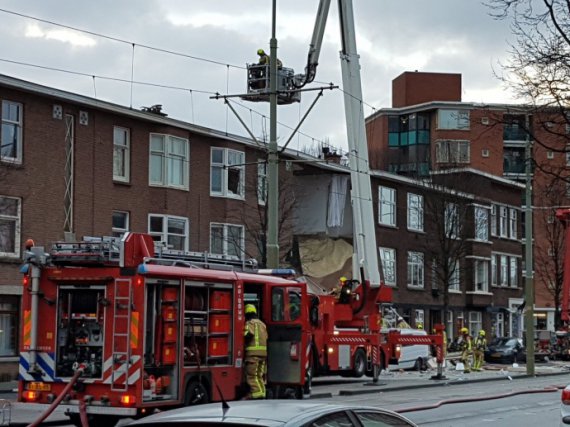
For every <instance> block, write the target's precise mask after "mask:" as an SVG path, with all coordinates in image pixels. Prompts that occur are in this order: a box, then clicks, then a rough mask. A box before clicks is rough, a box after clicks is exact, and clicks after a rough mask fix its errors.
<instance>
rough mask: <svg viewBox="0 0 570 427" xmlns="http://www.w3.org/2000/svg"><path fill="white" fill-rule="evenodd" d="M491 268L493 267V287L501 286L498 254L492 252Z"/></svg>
mask: <svg viewBox="0 0 570 427" xmlns="http://www.w3.org/2000/svg"><path fill="white" fill-rule="evenodd" d="M490 264H491V265H490V268H491V286H493V287H497V286H499V281H498V273H499V270H498V268H497V267H498V264H497V254H491V263H490Z"/></svg>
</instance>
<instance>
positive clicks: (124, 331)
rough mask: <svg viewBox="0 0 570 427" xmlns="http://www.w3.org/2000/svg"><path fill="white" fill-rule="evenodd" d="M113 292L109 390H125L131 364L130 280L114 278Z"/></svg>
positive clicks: (127, 384)
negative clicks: (111, 356) (111, 354)
mask: <svg viewBox="0 0 570 427" xmlns="http://www.w3.org/2000/svg"><path fill="white" fill-rule="evenodd" d="M114 294H115V307H114V310H113V347H112V348H113V362H112V365H111V366H112V367H111V390H114V391H126V390H127V388H128V386H129V367H130V365H131V345H130V331H131V310H132V305H131V300H132V284H131V281H130V280H129V279H116V280H115V289H114ZM123 375H124V380H123Z"/></svg>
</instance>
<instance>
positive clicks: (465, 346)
mask: <svg viewBox="0 0 570 427" xmlns="http://www.w3.org/2000/svg"><path fill="white" fill-rule="evenodd" d="M462 338H463V339H462V341H461V342H460V343H459V348H460V349H461V351H465V350H467V351H471V337H470V336H469V335H467V336H463V337H462Z"/></svg>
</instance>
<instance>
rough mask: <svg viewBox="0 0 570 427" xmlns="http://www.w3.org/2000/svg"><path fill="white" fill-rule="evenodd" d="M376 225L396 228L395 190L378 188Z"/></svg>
mask: <svg viewBox="0 0 570 427" xmlns="http://www.w3.org/2000/svg"><path fill="white" fill-rule="evenodd" d="M378 199H379V205H380V206H379V207H378V223H379V224H382V225H391V226H396V190H394V189H393V188H388V187H382V186H380V187H378Z"/></svg>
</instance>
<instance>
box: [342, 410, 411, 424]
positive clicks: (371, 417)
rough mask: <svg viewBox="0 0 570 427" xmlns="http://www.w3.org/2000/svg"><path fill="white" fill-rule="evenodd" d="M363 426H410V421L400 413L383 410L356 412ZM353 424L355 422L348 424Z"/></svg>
mask: <svg viewBox="0 0 570 427" xmlns="http://www.w3.org/2000/svg"><path fill="white" fill-rule="evenodd" d="M355 414H356V416H357V417H358V419H359V421H360V422H361V423H362V426H363V427H385V426H386V427H387V426H394V427H409V425H410V423H408V422H407V421H405V420H403V419H402V418H400V416H399V415H395V414H389V413H382V412H360V411H358V412H355ZM346 425H348V426H352V425H354V424H346ZM343 426H344V424H343Z"/></svg>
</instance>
